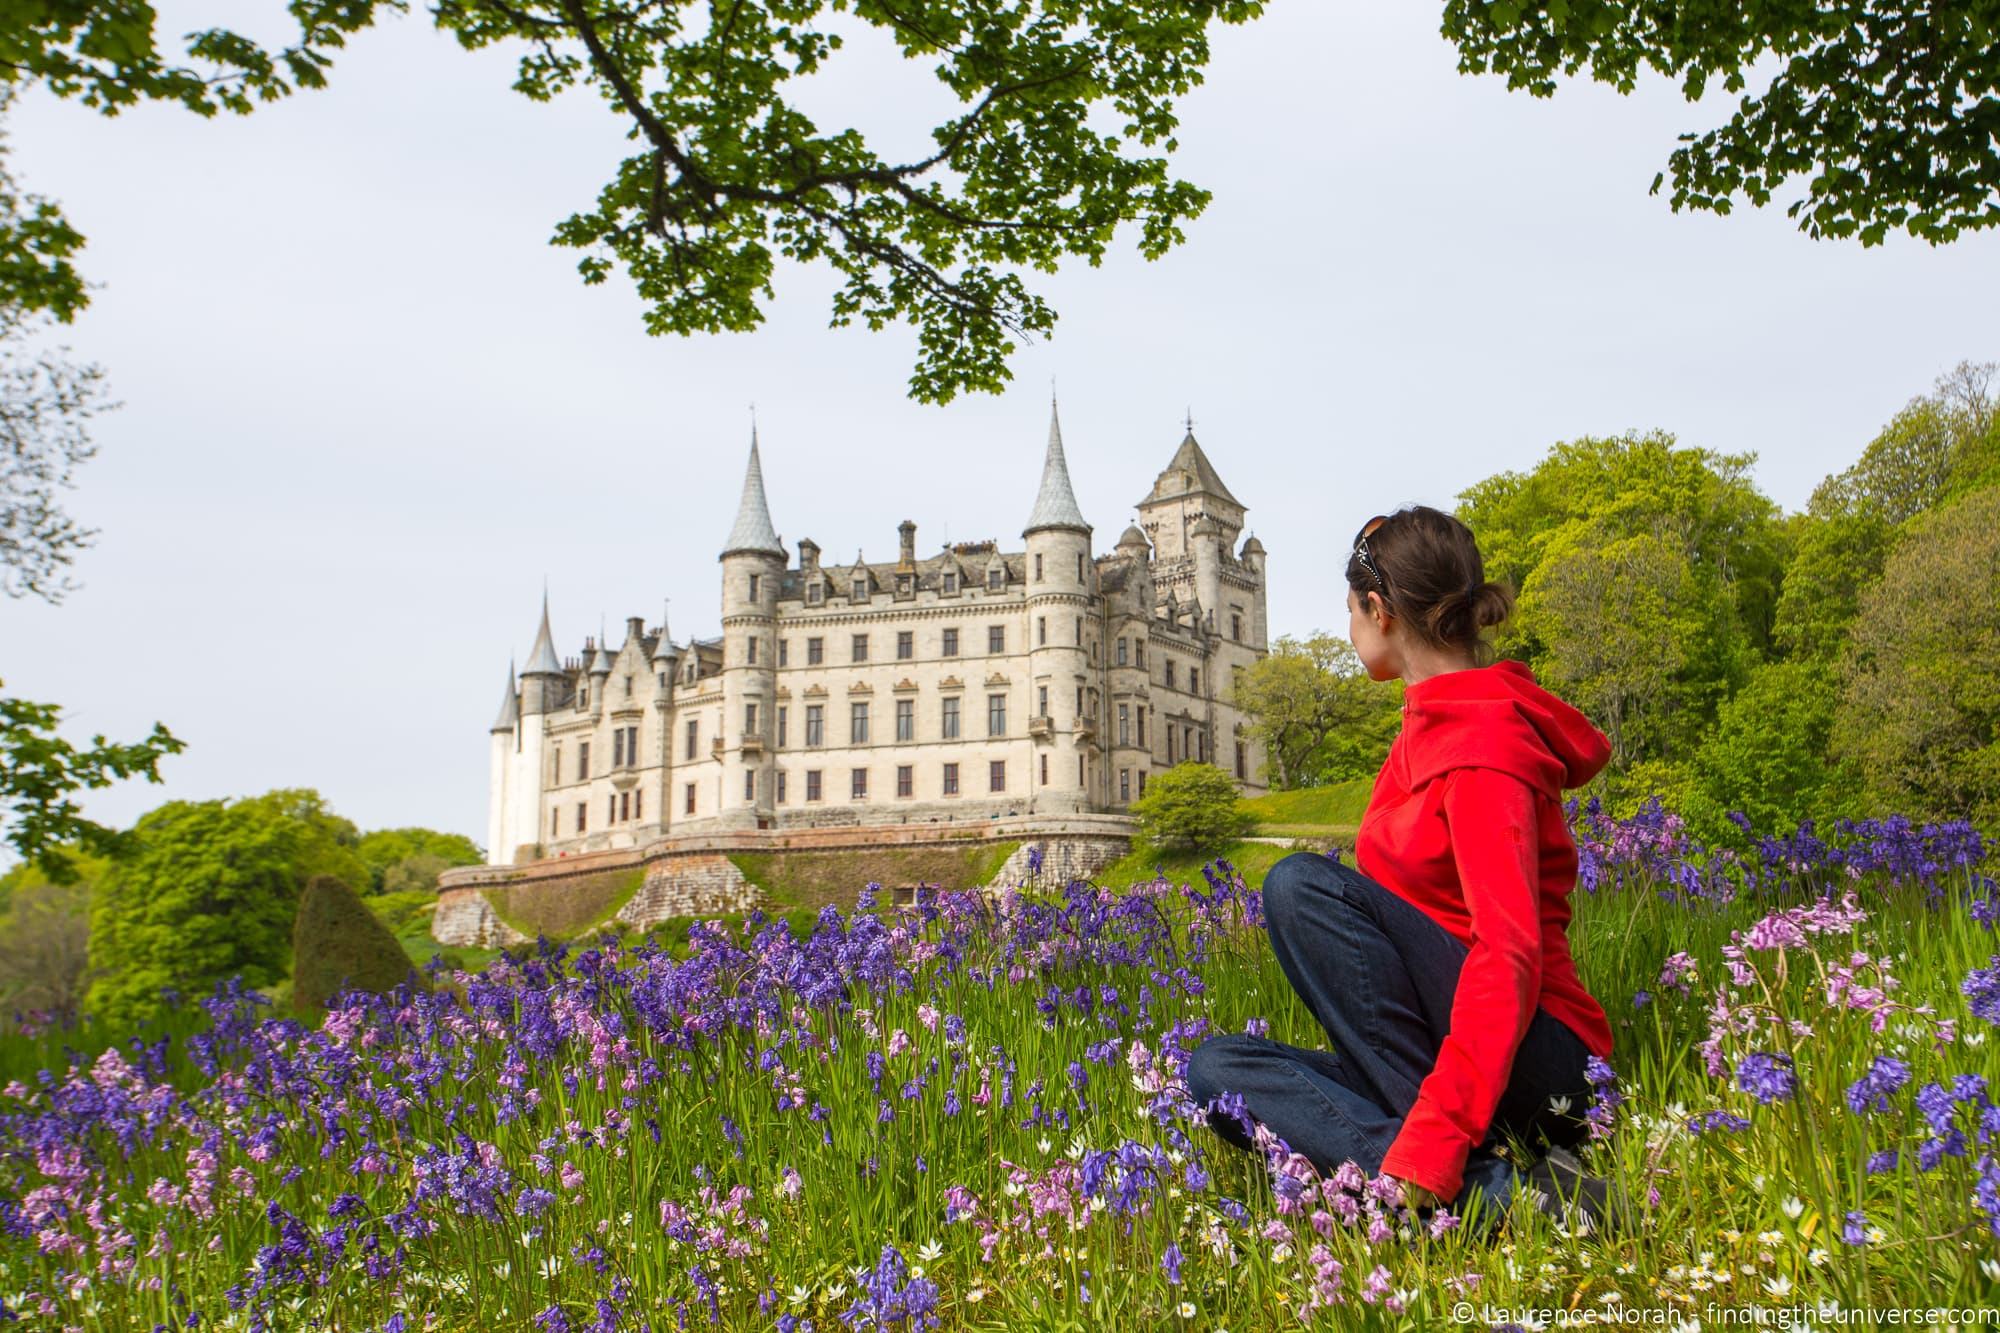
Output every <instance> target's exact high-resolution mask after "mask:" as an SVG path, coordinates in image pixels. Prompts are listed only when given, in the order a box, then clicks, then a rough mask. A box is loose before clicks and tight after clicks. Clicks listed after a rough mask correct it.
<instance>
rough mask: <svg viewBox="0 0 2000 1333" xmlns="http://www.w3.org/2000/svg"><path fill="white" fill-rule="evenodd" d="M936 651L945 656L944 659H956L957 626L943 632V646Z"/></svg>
mask: <svg viewBox="0 0 2000 1333" xmlns="http://www.w3.org/2000/svg"><path fill="white" fill-rule="evenodd" d="M938 651H939V652H940V653H942V654H943V655H944V656H946V657H957V656H958V627H957V626H955V625H954V626H953V627H951V628H950V629H947V630H946V631H945V632H944V644H943V646H942V647H941V648H939V650H938Z"/></svg>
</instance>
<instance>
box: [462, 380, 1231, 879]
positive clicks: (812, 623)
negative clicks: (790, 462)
mask: <svg viewBox="0 0 2000 1333" xmlns="http://www.w3.org/2000/svg"><path fill="white" fill-rule="evenodd" d="M1137 510H1138V513H1137V522H1136V523H1135V524H1133V525H1131V526H1128V527H1127V528H1126V529H1125V531H1124V533H1123V534H1122V535H1121V536H1120V537H1119V539H1118V542H1117V545H1116V546H1115V547H1114V548H1113V549H1112V550H1111V552H1110V553H1108V554H1093V553H1092V550H1091V547H1092V537H1093V533H1094V531H1095V530H1094V529H1093V527H1092V526H1091V524H1090V523H1089V522H1088V521H1087V520H1086V519H1085V517H1084V514H1083V510H1082V508H1081V506H1079V505H1078V503H1077V500H1076V495H1075V493H1074V491H1073V489H1072V487H1071V485H1070V478H1069V467H1068V460H1067V458H1066V456H1065V453H1064V446H1063V438H1062V428H1061V424H1060V422H1059V421H1058V419H1057V417H1056V414H1055V412H1054V409H1053V407H1052V408H1051V411H1050V418H1049V435H1048V444H1047V448H1046V451H1045V452H1044V455H1043V459H1042V472H1041V480H1040V484H1039V486H1038V487H1037V489H1036V491H1035V494H1034V502H1033V504H1032V506H1031V507H1030V510H1029V514H1028V521H1027V524H1026V526H1025V527H1024V528H1023V529H1022V534H1021V535H1022V538H1023V543H1024V545H1023V547H1022V549H1020V550H1012V551H1009V550H1002V549H1000V545H999V543H997V542H993V541H976V542H958V543H955V544H951V545H947V546H945V547H943V548H942V549H941V550H938V551H936V552H935V553H933V554H931V555H928V556H919V555H917V553H916V550H917V548H916V533H917V525H916V524H915V523H914V522H910V521H907V520H906V521H905V522H903V523H902V524H901V525H899V527H898V529H897V537H898V541H897V554H896V558H895V559H894V560H889V561H869V560H867V559H865V558H863V557H862V555H861V554H860V553H859V552H857V553H856V556H855V559H854V560H853V561H852V562H851V563H840V564H836V563H832V562H829V561H826V560H825V559H824V558H823V555H822V551H821V548H820V547H819V545H818V544H817V543H815V542H814V541H812V540H811V539H810V538H802V539H800V540H799V542H798V544H797V558H796V560H794V559H793V558H792V556H791V554H790V553H789V552H788V551H787V549H786V547H785V545H784V542H783V540H782V539H781V538H780V537H779V535H778V532H777V530H776V528H775V527H774V526H773V525H772V522H771V511H770V503H769V499H768V497H767V495H766V492H765V484H764V472H763V461H762V457H761V450H760V446H759V443H758V440H757V438H756V434H755V432H754V431H753V432H752V435H751V441H750V456H749V462H748V466H747V468H746V470H745V474H744V479H743V490H742V494H741V496H740V498H739V500H738V505H737V511H736V516H735V521H734V522H733V523H732V524H731V526H730V529H729V532H728V535H727V537H726V538H725V539H724V541H723V547H722V550H721V552H720V554H719V556H718V561H719V564H720V567H721V574H722V586H721V589H720V599H719V605H720V609H721V624H720V630H721V632H720V633H719V634H717V635H716V636H715V637H713V638H691V639H689V640H688V641H687V642H686V643H684V644H677V643H675V642H674V640H673V638H672V636H671V634H670V633H669V631H668V628H667V624H666V620H665V617H664V616H663V617H662V619H661V623H660V625H659V626H658V627H657V628H649V627H648V626H647V625H646V624H645V621H644V618H643V617H638V616H634V617H631V618H630V619H628V620H627V621H626V622H625V635H624V639H623V641H622V642H621V643H620V644H619V645H618V646H617V647H616V648H613V647H612V646H611V644H610V642H609V641H608V640H607V641H606V642H602V643H600V642H598V641H596V640H595V639H586V640H584V644H583V648H582V650H581V651H580V652H579V653H577V654H576V655H574V656H570V657H561V656H558V654H557V652H556V649H555V641H554V637H553V635H552V634H551V632H550V628H549V606H548V597H547V594H546V593H544V595H543V600H542V618H541V622H540V625H539V626H538V628H537V632H536V636H535V641H534V644H533V646H532V647H531V648H530V650H529V654H528V661H527V664H526V666H525V667H523V668H522V669H521V670H520V671H519V672H518V674H517V673H516V672H515V670H514V668H513V666H512V665H511V664H510V666H509V668H508V676H507V685H506V690H505V693H504V694H503V695H502V697H501V705H500V713H499V716H498V719H497V720H496V721H495V722H494V724H493V727H492V731H491V738H490V747H491V751H490V752H491V762H492V777H491V788H490V791H489V799H488V838H487V847H488V849H489V851H488V860H489V861H490V862H491V863H493V864H495V865H519V864H526V863H529V862H533V861H536V860H539V859H542V858H547V857H560V856H571V855H576V854H580V853H585V852H601V851H608V850H613V849H619V848H638V847H645V846H647V845H649V844H652V843H655V842H658V841H659V840H661V839H665V838H675V837H677V836H679V835H688V836H690V837H693V836H697V835H715V834H721V833H727V832H731V831H739V830H765V831H769V832H772V833H774V834H775V833H788V832H796V831H805V830H813V829H827V830H833V829H841V828H855V827H858V826H869V825H877V824H881V825H888V824H897V825H906V826H907V825H924V824H936V825H940V826H946V827H948V826H953V825H956V826H959V827H963V825H964V823H965V822H966V821H989V820H995V819H1008V818H1016V817H1027V816H1044V817H1053V818H1060V817H1063V816H1068V815H1095V814H1122V813H1124V812H1125V811H1126V809H1127V808H1128V807H1129V806H1130V804H1131V802H1132V801H1133V800H1134V799H1136V798H1137V797H1138V796H1139V795H1140V793H1142V792H1143V791H1144V790H1145V787H1146V781H1147V778H1148V776H1149V775H1151V774H1154V773H1157V772H1159V771H1160V770H1161V769H1163V768H1167V767H1171V766H1172V765H1174V764H1176V763H1179V762H1182V761H1184V760H1189V759H1192V760H1196V761H1198V762H1205V763H1214V764H1217V765H1219V766H1221V767H1222V768H1223V769H1224V771H1226V772H1229V773H1231V774H1232V775H1234V776H1235V778H1236V780H1237V782H1238V784H1239V786H1240V787H1241V789H1242V790H1243V791H1244V793H1245V794H1246V795H1255V794H1258V793H1261V792H1262V791H1264V790H1265V780H1264V756H1263V753H1262V750H1261V747H1259V746H1258V744H1257V743H1256V741H1255V739H1254V738H1253V737H1252V736H1251V735H1250V734H1249V729H1248V726H1247V720H1246V719H1245V717H1244V716H1243V714H1242V713H1241V712H1240V711H1239V710H1238V709H1237V708H1236V707H1235V706H1234V704H1233V702H1232V694H1231V683H1232V681H1233V679H1234V675H1235V673H1236V672H1237V671H1238V670H1240V669H1242V668H1243V667H1245V666H1247V665H1249V664H1250V663H1251V662H1254V661H1256V660H1257V659H1258V658H1260V657H1262V656H1263V655H1264V653H1265V652H1266V650H1267V648H1268V644H1267V642H1266V633H1267V625H1268V620H1267V618H1266V614H1265V587H1266V583H1265V552H1264V547H1263V544H1262V543H1261V542H1259V541H1258V540H1257V538H1256V537H1255V536H1250V537H1248V538H1247V539H1246V540H1242V541H1241V544H1240V545H1239V544H1238V542H1239V538H1241V537H1242V535H1243V533H1244V516H1245V513H1246V510H1245V507H1244V506H1243V504H1242V503H1241V502H1240V501H1239V500H1237V499H1236V497H1235V496H1234V495H1232V494H1231V493H1230V491H1229V488H1228V487H1227V486H1225V485H1223V483H1222V478H1221V476H1220V475H1219V474H1218V473H1217V472H1216V470H1215V467H1214V465H1213V464H1212V463H1211V462H1210V461H1209V459H1208V456H1207V455H1206V453H1204V452H1203V450H1202V447H1201V445H1200V444H1198V443H1197V442H1196V441H1195V437H1194V432H1193V430H1192V428H1190V429H1189V431H1188V432H1187V434H1186V436H1185V438H1183V439H1182V440H1181V442H1180V445H1179V447H1178V448H1177V449H1176V450H1175V452H1174V454H1173V456H1172V458H1171V459H1170V460H1169V461H1168V463H1167V466H1166V467H1165V468H1164V469H1162V470H1161V472H1160V473H1159V475H1158V476H1157V477H1155V478H1154V480H1153V484H1152V488H1151V489H1150V490H1149V491H1148V492H1147V493H1146V495H1145V496H1144V498H1142V499H1141V500H1140V501H1139V503H1138V506H1137Z"/></svg>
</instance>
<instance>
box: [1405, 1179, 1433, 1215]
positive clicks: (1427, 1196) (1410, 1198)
mask: <svg viewBox="0 0 2000 1333" xmlns="http://www.w3.org/2000/svg"><path fill="white" fill-rule="evenodd" d="M1397 1183H1398V1184H1400V1185H1401V1186H1402V1187H1403V1206H1404V1207H1406V1208H1408V1209H1409V1210H1410V1211H1411V1212H1415V1211H1416V1210H1417V1209H1419V1208H1438V1207H1442V1206H1443V1204H1444V1200H1442V1199H1440V1198H1438V1196H1437V1195H1435V1194H1433V1193H1431V1192H1430V1191H1429V1190H1427V1189H1425V1188H1424V1187H1423V1186H1422V1185H1419V1184H1418V1183H1417V1182H1416V1181H1414V1180H1403V1181H1398V1182H1397Z"/></svg>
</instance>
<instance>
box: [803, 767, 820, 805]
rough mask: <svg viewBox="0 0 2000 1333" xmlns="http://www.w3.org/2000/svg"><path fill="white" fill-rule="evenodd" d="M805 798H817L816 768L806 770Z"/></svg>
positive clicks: (812, 799)
mask: <svg viewBox="0 0 2000 1333" xmlns="http://www.w3.org/2000/svg"><path fill="white" fill-rule="evenodd" d="M806 799H807V800H808V801H817V800H818V799H819V770H818V769H816V768H809V769H807V770H806Z"/></svg>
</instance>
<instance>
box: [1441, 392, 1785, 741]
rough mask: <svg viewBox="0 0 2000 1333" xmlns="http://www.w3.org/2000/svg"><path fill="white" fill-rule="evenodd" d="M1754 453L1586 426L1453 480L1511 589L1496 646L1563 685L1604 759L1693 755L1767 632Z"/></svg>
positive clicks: (1764, 524) (1771, 595)
mask: <svg viewBox="0 0 2000 1333" xmlns="http://www.w3.org/2000/svg"><path fill="white" fill-rule="evenodd" d="M1754 461H1755V456H1754V455H1750V454H1717V453H1713V452H1711V451H1709V450H1706V449H1694V448H1687V447H1683V446H1680V445H1678V444H1677V443H1676V442H1675V440H1674V438H1673V436H1671V435H1668V434H1665V433H1663V432H1658V431H1655V432H1650V433H1646V434H1628V435H1623V436H1617V437H1613V438H1606V439H1599V438H1586V439H1580V440H1575V441H1569V442H1564V443H1559V444H1557V445H1555V446H1554V447H1553V448H1551V449H1550V450H1549V453H1548V455H1547V456H1546V457H1545V458H1543V460H1542V461H1541V462H1540V463H1538V464H1537V465H1536V466H1535V467H1534V468H1533V469H1532V470H1530V471H1528V472H1526V473H1519V472H1506V473H1501V474H1499V475H1498V476H1494V477H1489V478H1487V479H1486V480H1484V481H1482V482H1479V483H1478V484H1476V485H1474V486H1472V487H1469V488H1468V489H1467V490H1465V491H1464V492H1462V493H1461V494H1460V495H1459V505H1458V511H1457V512H1458V516H1459V518H1461V519H1462V520H1464V521H1465V523H1466V524H1467V525H1468V526H1469V527H1470V528H1471V529H1472V531H1473V533H1474V535H1475V536H1476V538H1477V539H1478V542H1479V549H1480V554H1481V556H1482V557H1483V559H1484V560H1485V563H1486V574H1487V577H1488V578H1491V579H1496V580H1499V581H1502V582H1506V583H1509V584H1511V585H1512V586H1513V587H1514V588H1515V589H1516V590H1517V591H1518V593H1519V600H1518V613H1517V614H1516V615H1515V616H1514V617H1513V619H1512V620H1511V621H1510V622H1509V623H1508V624H1507V625H1504V626H1502V627H1501V629H1500V631H1499V632H1498V633H1497V634H1496V635H1495V646H1496V647H1498V648H1499V649H1500V651H1501V652H1503V653H1505V654H1507V655H1509V656H1513V657H1516V658H1519V659H1520V660H1522V661H1525V662H1527V663H1528V664H1529V665H1530V666H1531V667H1532V668H1533V669H1534V671H1535V674H1536V676H1537V677H1538V678H1541V679H1543V680H1544V681H1546V682H1548V683H1549V684H1551V685H1552V686H1555V687H1557V688H1559V689H1564V690H1569V691H1571V692H1572V693H1574V694H1575V695H1576V697H1575V698H1574V699H1573V702H1575V703H1576V704H1577V705H1578V706H1579V707H1581V708H1583V709H1584V710H1585V711H1586V712H1588V713H1590V715H1591V717H1592V719H1593V720H1595V721H1596V722H1597V723H1598V725H1600V726H1602V727H1604V728H1605V731H1606V734H1607V735H1609V736H1610V737H1611V741H1612V745H1613V760H1612V767H1613V771H1614V774H1615V773H1616V772H1617V771H1618V770H1620V769H1623V768H1625V767H1627V766H1629V765H1632V764H1637V763H1641V762H1645V761H1648V760H1662V759H1668V758H1676V759H1685V758H1687V757H1688V756H1689V755H1691V754H1692V752H1693V747H1694V744H1695V742H1696V740H1697V738H1698V737H1699V735H1700V734H1701V732H1702V731H1703V730H1704V729H1705V728H1706V727H1707V726H1708V725H1709V723H1710V722H1711V721H1712V720H1713V718H1714V716H1715V709H1716V708H1717V707H1718V706H1719V705H1720V704H1721V702H1722V701H1723V700H1724V699H1726V698H1728V697H1729V694H1730V693H1731V691H1732V690H1734V689H1735V687H1736V686H1737V684H1738V683H1740V682H1741V681H1742V679H1743V677H1744V675H1745V673H1746V672H1747V671H1748V670H1749V667H1750V666H1751V664H1752V663H1753V662H1754V661H1755V660H1756V659H1757V657H1758V655H1759V654H1760V652H1762V651H1763V650H1764V648H1765V647H1766V646H1767V645H1768V644H1769V641H1770V635H1771V629H1772V622H1773V620H1774V618H1775V608H1776V604H1777V598H1778V590H1779V579H1780V575H1781V572H1782V570H1783V567H1784V557H1785V536H1784V527H1783V525H1782V524H1781V523H1780V522H1779V520H1778V512H1777V506H1776V505H1774V504H1772V503H1771V501H1770V500H1769V498H1767V497H1766V496H1765V495H1763V494H1762V493H1761V492H1760V491H1758V490H1757V488H1756V486H1755V485H1754V484H1753V483H1752V481H1751V479H1750V475H1749V468H1750V465H1751V464H1752V463H1753V462H1754Z"/></svg>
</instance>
